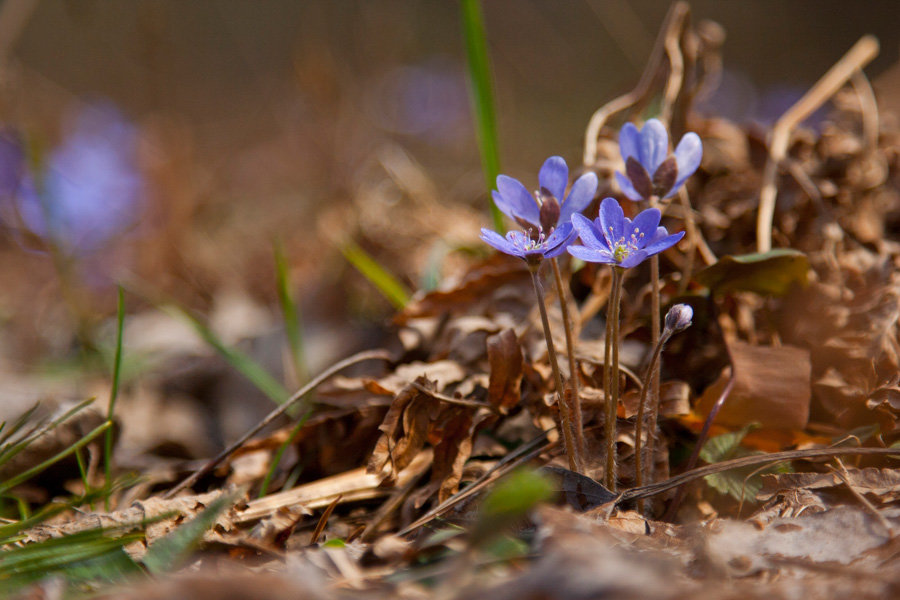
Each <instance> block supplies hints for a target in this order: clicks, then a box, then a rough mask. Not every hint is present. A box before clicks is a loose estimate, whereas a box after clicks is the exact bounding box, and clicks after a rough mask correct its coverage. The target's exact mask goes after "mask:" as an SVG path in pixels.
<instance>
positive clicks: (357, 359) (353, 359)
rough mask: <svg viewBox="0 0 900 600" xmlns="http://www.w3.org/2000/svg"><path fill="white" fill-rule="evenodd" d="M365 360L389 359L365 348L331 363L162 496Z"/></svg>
mask: <svg viewBox="0 0 900 600" xmlns="http://www.w3.org/2000/svg"><path fill="white" fill-rule="evenodd" d="M367 360H390V354H389V353H388V351H387V350H367V351H365V352H360V353H358V354H354V355H353V356H350V357H349V358H345V359H344V360H342V361H339V362H337V363H335V364H334V365H332V366H331V367H330V368H328V369H326V370H325V371H323V372H322V373H321V374H320V375H318V376H317V377H316V378H315V379H313V380H312V381H310V382H309V383H307V384H306V385H304V386H303V387H302V388H300V389H299V390H298V391H297V392H295V393H294V395H293V396H291V397H290V398H288V399H287V401H286V402H285V403H284V404H282V405H281V406H279V407H278V408H276V409H275V410H273V411H272V412H270V413H269V414H268V415H266V416H265V417H264V418H263V420H262V421H260V422H259V423H257V424H256V425H254V426H253V427H252V428H250V431H248V432H247V433H245V434H244V435H242V436H241V437H240V438H239V439H238V440H237V441H236V442H234V443H232V444H231V445H230V446H228V447H227V448H225V449H224V450H222V451H221V452H219V453H218V454H217V455H216V456H215V457H214V458H212V459H211V460H209V461H208V462H207V463H206V464H205V465H203V466H202V467H201V468H200V469H199V470H197V471H195V472H194V473H193V474H191V475H190V476H189V477H188V478H187V479H185V480H184V481H182V482H181V483H179V484H178V485H176V486H175V487H173V488H172V489H171V490H169V491H168V492H166V494H165V495H164V496H163V498H172V497H174V496H175V494H177V493H178V492H180V491H181V490H183V489H185V488H187V487H189V486H191V485H193V484H194V483H196V481H197V480H198V479H200V478H201V477H202V476H204V475H206V474H207V473H209V472H210V471H211V470H213V469H214V468H215V467H216V466H217V465H218V464H219V463H220V462H222V461H223V460H225V459H226V458H228V457H229V456H231V454H232V453H233V452H234V451H235V450H237V449H238V448H240V447H241V446H243V445H244V444H245V443H246V442H247V440H249V439H250V438H252V437H253V436H254V435H256V434H257V433H259V432H260V431H262V430H263V429H265V427H266V426H267V425H269V424H270V423H272V422H273V421H274V420H275V419H277V418H278V417H280V416H281V415H283V414H284V413H285V412H287V410H288V409H289V408H291V407H292V406H294V405H295V404H297V403H298V402H299V401H300V400H302V399H303V398H304V397H306V395H307V394H309V393H310V392H311V391H313V390H314V389H316V388H317V387H319V386H320V385H322V383H324V382H325V381H326V380H327V379H329V378H331V377H333V376H334V375H336V374H337V373H339V372H340V371H342V370H344V369H346V368H347V367H349V366H351V365H355V364H357V363H361V362H364V361H367Z"/></svg>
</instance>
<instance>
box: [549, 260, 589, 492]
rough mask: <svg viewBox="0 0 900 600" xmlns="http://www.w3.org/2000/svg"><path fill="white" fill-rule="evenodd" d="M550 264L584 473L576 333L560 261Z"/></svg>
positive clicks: (580, 460)
mask: <svg viewBox="0 0 900 600" xmlns="http://www.w3.org/2000/svg"><path fill="white" fill-rule="evenodd" d="M550 265H551V266H552V267H553V276H554V278H556V289H557V290H559V310H560V312H561V313H562V321H563V328H564V331H565V333H566V353H567V354H568V358H569V387H568V388H567V392H569V394H567V395H566V396H567V397H566V400H570V402H568V405H569V411H570V412H571V414H572V427H573V428H574V429H575V446H576V449H577V454H578V461H577V462H578V469H577V470H578V472H579V473H580V474H582V475H584V473H585V467H584V451H585V445H584V421H583V416H582V414H581V395H580V394H579V390H578V362H577V361H576V360H575V335H574V331H573V327H572V320H571V318H570V317H569V303H568V300H567V296H568V294H566V287H565V282H564V281H563V277H562V272H561V271H560V268H559V261H558V260H557V259H556V258H555V257H554V258H552V259H550Z"/></svg>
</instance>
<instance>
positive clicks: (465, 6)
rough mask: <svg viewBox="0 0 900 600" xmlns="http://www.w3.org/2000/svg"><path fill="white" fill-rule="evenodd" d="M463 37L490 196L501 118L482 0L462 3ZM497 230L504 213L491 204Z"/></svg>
mask: <svg viewBox="0 0 900 600" xmlns="http://www.w3.org/2000/svg"><path fill="white" fill-rule="evenodd" d="M460 11H461V13H462V22H463V37H464V39H465V44H466V59H467V63H466V65H467V67H468V74H469V89H470V91H471V99H472V108H473V110H474V112H475V132H476V134H477V137H478V149H479V150H480V151H481V169H482V171H483V172H484V179H485V182H486V183H487V188H488V196H489V197H490V191H491V190H493V189H494V182H495V181H496V180H497V175H499V174H500V150H499V148H500V145H499V144H498V142H497V119H496V117H495V115H494V93H493V90H492V86H491V63H490V60H489V59H488V53H487V37H486V35H485V32H484V16H483V15H482V13H481V4H480V2H479V0H462V2H460ZM490 206H491V215H492V216H493V219H494V228H495V229H496V230H497V231H503V230H504V226H503V214H502V213H501V212H500V210H499V209H498V208H497V207H496V206H495V205H494V203H493V202H490Z"/></svg>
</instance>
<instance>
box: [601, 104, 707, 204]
mask: <svg viewBox="0 0 900 600" xmlns="http://www.w3.org/2000/svg"><path fill="white" fill-rule="evenodd" d="M619 151H620V152H621V153H622V159H623V160H624V161H625V174H624V175H623V174H622V173H619V172H618V171H616V181H617V182H618V183H619V187H620V188H621V189H622V193H624V194H625V195H626V196H628V198H629V199H631V200H648V199H649V198H650V197H651V196H656V197H658V198H660V199H662V198H668V197H669V196H671V195H673V194H674V193H675V192H677V191H678V188H680V187H681V186H682V184H683V183H684V182H685V180H687V178H688V177H690V176H691V175H693V174H694V171H696V170H697V167H699V166H700V159H701V158H702V157H703V144H702V143H701V142H700V136H698V135H697V134H696V133H694V132H688V133H686V134H684V136H683V137H682V138H681V141H680V142H678V146H677V147H676V148H675V154H674V155H670V154H669V134H668V132H667V131H666V128H665V126H664V125H663V124H662V123H660V122H659V121H658V120H657V119H650V120H649V121H647V122H646V123H645V124H644V127H643V128H642V129H641V130H640V131H639V130H638V128H637V127H635V125H634V123H626V124H625V126H624V127H622V130H621V131H620V132H619Z"/></svg>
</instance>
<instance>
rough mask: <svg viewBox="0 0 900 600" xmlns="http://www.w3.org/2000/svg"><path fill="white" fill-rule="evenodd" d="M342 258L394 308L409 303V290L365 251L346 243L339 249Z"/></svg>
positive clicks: (353, 244)
mask: <svg viewBox="0 0 900 600" xmlns="http://www.w3.org/2000/svg"><path fill="white" fill-rule="evenodd" d="M341 252H343V253H344V257H345V258H346V259H347V260H348V261H350V264H351V265H353V266H354V267H356V270H357V271H359V272H360V273H362V274H363V277H365V278H366V279H368V280H369V282H371V283H372V285H374V286H375V287H376V288H378V291H379V292H381V294H382V295H383V296H384V297H385V298H387V299H388V301H389V302H390V303H391V304H393V305H394V306H395V307H396V308H403V307H404V306H406V304H407V303H408V302H409V296H410V293H409V290H407V289H406V286H405V285H403V284H402V283H400V281H399V280H398V279H397V278H396V277H394V276H393V275H391V274H390V273H388V271H387V269H385V268H384V267H382V266H381V265H380V264H378V262H376V261H375V259H374V258H372V257H371V256H369V255H368V254H367V253H366V251H365V250H363V249H362V248H360V247H359V246H358V245H356V244H355V243H353V242H347V243H346V244H344V245H343V246H342V247H341Z"/></svg>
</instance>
